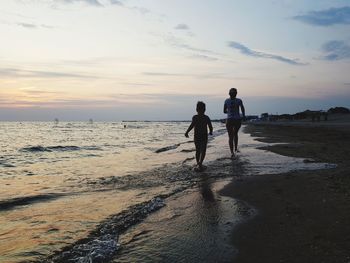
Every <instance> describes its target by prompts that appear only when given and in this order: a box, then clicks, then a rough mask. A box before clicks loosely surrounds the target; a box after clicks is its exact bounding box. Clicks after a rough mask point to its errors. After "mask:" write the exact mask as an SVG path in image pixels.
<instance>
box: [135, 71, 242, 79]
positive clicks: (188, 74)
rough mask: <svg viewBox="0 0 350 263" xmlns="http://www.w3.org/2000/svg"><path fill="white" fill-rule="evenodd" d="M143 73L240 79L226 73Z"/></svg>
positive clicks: (163, 75)
mask: <svg viewBox="0 0 350 263" xmlns="http://www.w3.org/2000/svg"><path fill="white" fill-rule="evenodd" d="M142 74H143V75H146V76H154V77H192V78H198V79H229V80H233V79H241V78H236V77H232V75H231V74H227V73H215V72H211V73H192V74H191V73H173V72H156V71H154V72H150V71H149V72H143V73H142Z"/></svg>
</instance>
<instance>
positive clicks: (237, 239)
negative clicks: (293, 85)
mask: <svg viewBox="0 0 350 263" xmlns="http://www.w3.org/2000/svg"><path fill="white" fill-rule="evenodd" d="M349 130H350V129H349V126H342V125H340V126H338V125H336V126H335V127H334V126H333V125H328V126H325V127H319V126H317V125H315V126H312V125H309V124H307V125H294V124H293V123H283V125H280V124H272V125H270V124H263V123H259V124H257V125H249V126H247V127H246V129H245V132H248V133H250V134H252V135H253V136H255V137H258V139H257V140H259V141H263V142H269V143H279V144H275V145H272V146H268V147H265V148H264V149H265V150H268V151H272V152H275V153H278V154H281V155H285V156H291V157H302V158H310V159H311V161H317V162H319V161H320V162H328V163H335V164H337V167H336V168H334V169H327V170H314V171H295V172H289V173H285V174H279V175H263V176H251V177H244V178H242V179H241V180H233V181H232V182H231V183H230V184H228V185H227V186H225V187H224V188H223V189H222V190H221V191H220V194H222V195H224V196H229V197H232V198H236V199H239V200H243V201H245V202H247V203H248V204H249V205H251V206H253V207H255V208H256V209H257V210H258V211H259V213H258V215H257V216H255V217H254V218H253V219H250V220H249V221H247V222H244V223H243V224H240V225H238V226H237V227H236V228H235V229H234V230H233V233H232V236H231V242H232V244H233V245H234V246H235V247H236V248H237V249H238V255H237V257H236V258H235V262H349V260H350V252H349V251H348V248H349V247H350V238H349V234H350V227H349V225H348V222H349V221H350V210H349V201H350V191H349V189H350V179H349V176H347V174H348V172H349V167H350V165H349V161H348V160H347V159H348V156H349V154H350V152H349V151H350V150H349V149H350V136H349V135H348V134H349ZM281 143H282V144H281Z"/></svg>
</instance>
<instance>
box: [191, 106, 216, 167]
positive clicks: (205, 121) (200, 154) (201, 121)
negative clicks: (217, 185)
mask: <svg viewBox="0 0 350 263" xmlns="http://www.w3.org/2000/svg"><path fill="white" fill-rule="evenodd" d="M196 110H197V113H198V114H197V115H194V116H193V117H192V123H191V124H190V126H189V127H188V129H187V131H186V133H185V136H186V137H187V138H188V133H189V132H190V131H191V130H192V129H193V128H194V145H195V146H196V161H197V166H198V169H199V170H200V171H201V170H202V169H203V165H202V164H203V160H204V158H205V154H206V151H207V144H208V127H209V134H210V135H213V126H212V125H211V121H210V118H209V117H208V116H207V115H205V114H204V112H205V103H204V102H202V101H198V103H197V108H196Z"/></svg>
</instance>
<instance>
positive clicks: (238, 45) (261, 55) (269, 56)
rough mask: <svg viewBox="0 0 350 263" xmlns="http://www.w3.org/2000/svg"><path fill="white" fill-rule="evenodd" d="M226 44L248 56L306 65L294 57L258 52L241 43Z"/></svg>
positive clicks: (231, 42)
mask: <svg viewBox="0 0 350 263" xmlns="http://www.w3.org/2000/svg"><path fill="white" fill-rule="evenodd" d="M228 46H229V47H230V48H234V49H237V50H239V51H240V52H241V53H242V54H243V55H246V56H250V57H257V58H267V59H274V60H277V61H281V62H284V63H287V64H290V65H298V66H300V65H306V64H305V63H301V62H299V61H298V60H296V59H290V58H286V57H282V56H279V55H273V54H268V53H264V52H260V51H255V50H252V49H250V48H248V47H246V46H244V45H242V44H241V43H238V42H234V41H230V42H228Z"/></svg>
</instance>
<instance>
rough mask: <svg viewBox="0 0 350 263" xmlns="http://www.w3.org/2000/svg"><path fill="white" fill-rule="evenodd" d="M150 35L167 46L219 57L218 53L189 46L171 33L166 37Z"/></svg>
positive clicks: (155, 34)
mask: <svg viewBox="0 0 350 263" xmlns="http://www.w3.org/2000/svg"><path fill="white" fill-rule="evenodd" d="M151 34H152V35H154V36H156V37H161V38H162V39H163V40H164V42H166V43H167V44H168V45H170V46H172V47H175V48H179V49H185V50H188V51H194V52H196V53H204V54H208V55H220V54H219V53H217V52H215V51H212V50H208V49H203V48H197V47H194V46H191V45H189V44H187V43H185V42H184V41H183V40H182V39H180V38H177V37H175V36H174V35H172V34H171V33H169V34H166V35H163V34H157V33H151Z"/></svg>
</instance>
